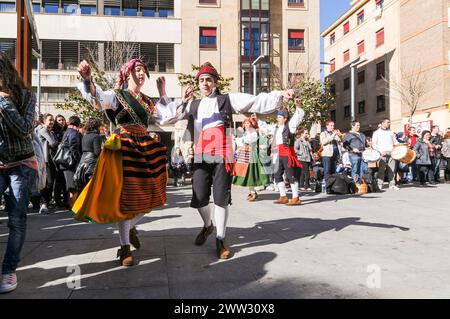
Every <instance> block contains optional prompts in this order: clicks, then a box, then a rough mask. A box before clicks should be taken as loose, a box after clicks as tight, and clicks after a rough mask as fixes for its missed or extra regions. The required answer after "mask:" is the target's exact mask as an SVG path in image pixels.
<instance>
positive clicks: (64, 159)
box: [53, 141, 75, 169]
mask: <svg viewBox="0 0 450 319" xmlns="http://www.w3.org/2000/svg"><path fill="white" fill-rule="evenodd" d="M53 162H54V163H55V165H57V166H60V167H62V168H67V169H70V168H72V167H73V166H74V165H75V159H74V157H73V156H72V152H71V150H70V147H69V146H68V145H67V144H66V143H64V141H63V142H61V144H59V145H58V150H57V151H56V154H55V156H53Z"/></svg>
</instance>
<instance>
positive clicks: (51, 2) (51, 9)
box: [42, 0, 59, 13]
mask: <svg viewBox="0 0 450 319" xmlns="http://www.w3.org/2000/svg"><path fill="white" fill-rule="evenodd" d="M42 5H43V7H44V12H45V13H58V10H59V1H58V0H47V1H42Z"/></svg>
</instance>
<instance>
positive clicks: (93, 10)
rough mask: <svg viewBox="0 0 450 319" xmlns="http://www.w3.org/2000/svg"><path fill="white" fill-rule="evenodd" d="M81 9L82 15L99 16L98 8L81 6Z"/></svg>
mask: <svg viewBox="0 0 450 319" xmlns="http://www.w3.org/2000/svg"><path fill="white" fill-rule="evenodd" d="M80 9H81V14H86V15H95V14H97V8H96V7H95V6H84V5H81V6H80Z"/></svg>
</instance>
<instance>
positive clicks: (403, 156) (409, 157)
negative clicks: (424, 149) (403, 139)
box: [391, 144, 417, 164]
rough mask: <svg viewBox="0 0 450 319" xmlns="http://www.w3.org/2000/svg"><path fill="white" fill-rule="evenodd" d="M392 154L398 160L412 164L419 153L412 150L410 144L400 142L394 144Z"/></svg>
mask: <svg viewBox="0 0 450 319" xmlns="http://www.w3.org/2000/svg"><path fill="white" fill-rule="evenodd" d="M391 156H392V158H393V159H395V160H397V161H400V162H402V163H405V164H411V163H412V162H414V160H415V159H416V156H417V154H416V152H414V151H413V150H411V149H410V148H409V147H408V145H404V144H399V145H395V146H394V149H393V150H392V152H391Z"/></svg>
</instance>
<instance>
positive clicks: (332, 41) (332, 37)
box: [330, 33, 336, 45]
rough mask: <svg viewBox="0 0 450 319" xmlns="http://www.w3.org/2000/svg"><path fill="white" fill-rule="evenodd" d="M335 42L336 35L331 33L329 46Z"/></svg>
mask: <svg viewBox="0 0 450 319" xmlns="http://www.w3.org/2000/svg"><path fill="white" fill-rule="evenodd" d="M335 42H336V33H332V34H331V35H330V45H332V44H334V43H335Z"/></svg>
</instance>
